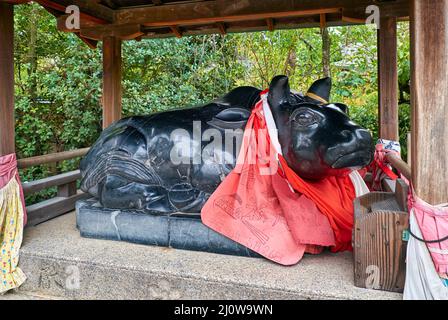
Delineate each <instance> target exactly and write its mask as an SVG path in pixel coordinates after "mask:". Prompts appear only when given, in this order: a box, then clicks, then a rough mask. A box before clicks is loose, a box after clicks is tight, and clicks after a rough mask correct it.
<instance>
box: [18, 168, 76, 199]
mask: <svg viewBox="0 0 448 320" xmlns="http://www.w3.org/2000/svg"><path fill="white" fill-rule="evenodd" d="M80 178H81V173H80V172H79V170H74V171H70V172H66V173H62V174H58V175H56V176H52V177H47V178H43V179H39V180H35V181H31V182H24V183H22V187H23V193H24V194H25V195H29V194H33V193H35V192H39V191H41V190H44V189H47V188H51V187H55V186H60V185H64V184H68V183H70V182H74V181H76V180H78V179H80Z"/></svg>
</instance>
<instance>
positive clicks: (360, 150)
mask: <svg viewBox="0 0 448 320" xmlns="http://www.w3.org/2000/svg"><path fill="white" fill-rule="evenodd" d="M330 87H331V82H330V79H329V78H325V79H321V80H318V81H317V82H315V83H314V84H313V85H312V86H311V88H310V90H309V91H308V93H307V95H306V96H302V95H298V94H295V93H291V91H290V88H289V83H288V77H286V76H276V77H275V78H274V79H273V80H272V82H271V84H270V87H269V95H268V101H269V104H270V106H271V109H272V113H273V116H274V120H275V122H276V125H277V129H278V135H279V142H280V145H281V146H282V153H283V156H284V158H285V160H286V161H287V163H288V165H289V166H290V167H291V168H292V169H293V170H294V171H295V172H296V173H297V174H298V175H299V176H301V177H303V178H305V179H313V180H318V179H322V178H325V177H327V176H331V175H342V174H346V173H347V172H349V171H350V170H352V169H359V168H362V167H364V166H366V165H368V164H370V162H371V161H372V160H373V151H374V147H373V139H372V136H371V134H370V132H369V131H367V130H366V129H364V128H362V127H360V126H359V125H357V124H356V123H354V122H353V121H352V120H350V118H349V116H348V107H347V106H346V105H344V104H341V103H328V102H327V100H328V97H329V95H330Z"/></svg>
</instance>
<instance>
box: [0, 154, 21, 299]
mask: <svg viewBox="0 0 448 320" xmlns="http://www.w3.org/2000/svg"><path fill="white" fill-rule="evenodd" d="M24 224H26V212H25V202H24V199H23V192H22V187H21V184H20V179H19V174H18V171H17V161H16V156H15V154H9V155H6V156H3V157H0V271H1V272H0V294H2V293H5V292H6V291H8V290H10V289H14V288H17V287H19V286H20V285H21V284H22V283H23V282H24V281H25V280H26V276H25V274H24V273H23V272H22V270H20V268H18V267H17V264H18V262H19V249H20V246H21V244H22V235H23V226H24Z"/></svg>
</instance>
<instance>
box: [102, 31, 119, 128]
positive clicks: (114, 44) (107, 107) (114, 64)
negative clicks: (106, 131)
mask: <svg viewBox="0 0 448 320" xmlns="http://www.w3.org/2000/svg"><path fill="white" fill-rule="evenodd" d="M121 64H122V61H121V40H120V39H117V38H115V37H106V38H104V39H103V128H106V127H108V126H109V125H110V124H112V123H113V122H115V121H117V120H119V119H121V98H122V97H121V94H122V92H121V91H122V90H121V72H122V71H121Z"/></svg>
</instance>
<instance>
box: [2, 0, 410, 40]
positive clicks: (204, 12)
mask: <svg viewBox="0 0 448 320" xmlns="http://www.w3.org/2000/svg"><path fill="white" fill-rule="evenodd" d="M0 1H5V0H0ZM9 2H14V3H24V2H27V1H26V0H17V1H14V0H10V1H9ZM37 2H38V3H40V4H41V5H42V6H43V7H45V8H46V9H47V10H48V11H50V12H51V13H52V14H53V15H55V16H56V17H57V25H58V29H59V30H61V31H64V32H75V33H76V34H78V35H79V36H80V37H81V38H82V39H84V40H85V41H89V42H93V43H94V42H96V41H100V40H102V39H103V38H104V37H110V36H114V37H117V38H119V39H121V40H132V39H137V40H140V39H141V38H164V37H173V36H176V37H182V36H187V35H199V34H210V33H217V34H221V35H225V34H227V33H232V32H251V31H263V30H270V31H273V30H274V29H276V30H277V29H288V28H306V27H319V26H320V27H321V26H322V19H325V25H326V26H337V25H352V24H360V23H364V21H365V20H366V15H367V14H366V12H365V11H366V7H367V6H368V5H371V4H375V5H378V6H379V7H380V12H381V16H382V17H383V16H394V17H397V19H399V20H402V19H406V18H407V17H408V16H409V10H410V8H409V2H410V0H388V1H385V0H357V1H353V0H331V1H330V0H275V1H272V0H240V1H235V0H151V1H148V0H37ZM70 4H75V5H77V6H78V7H79V8H80V10H81V28H80V30H67V28H66V27H65V19H66V18H67V15H66V13H65V8H66V7H67V6H68V5H70Z"/></svg>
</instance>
